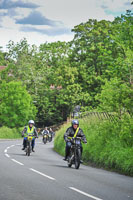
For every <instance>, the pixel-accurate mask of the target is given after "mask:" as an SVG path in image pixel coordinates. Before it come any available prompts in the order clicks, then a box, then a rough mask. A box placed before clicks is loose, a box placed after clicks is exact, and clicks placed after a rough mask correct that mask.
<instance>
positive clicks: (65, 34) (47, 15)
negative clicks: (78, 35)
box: [0, 0, 133, 51]
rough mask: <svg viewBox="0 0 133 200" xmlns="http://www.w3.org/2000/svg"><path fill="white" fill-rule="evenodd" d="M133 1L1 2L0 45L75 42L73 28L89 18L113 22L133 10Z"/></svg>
mask: <svg viewBox="0 0 133 200" xmlns="http://www.w3.org/2000/svg"><path fill="white" fill-rule="evenodd" d="M132 8H133V6H131V0H0V46H1V47H3V49H2V50H3V51H6V45H7V44H8V42H9V41H10V40H12V41H14V42H15V43H17V42H20V40H22V39H23V38H26V39H27V41H28V43H29V44H31V45H32V44H35V45H37V46H39V45H40V44H42V43H45V42H55V41H66V42H67V41H71V40H72V39H73V36H74V33H72V32H71V29H73V28H74V26H76V25H79V24H80V23H82V22H83V23H85V22H87V21H88V20H89V19H97V20H98V21H99V20H102V19H105V20H110V21H113V20H114V17H116V16H120V15H121V14H125V12H126V10H132Z"/></svg>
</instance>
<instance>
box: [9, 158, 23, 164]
mask: <svg viewBox="0 0 133 200" xmlns="http://www.w3.org/2000/svg"><path fill="white" fill-rule="evenodd" d="M11 160H12V161H13V162H15V163H17V164H19V165H24V164H23V163H21V162H18V161H17V160H15V159H11Z"/></svg>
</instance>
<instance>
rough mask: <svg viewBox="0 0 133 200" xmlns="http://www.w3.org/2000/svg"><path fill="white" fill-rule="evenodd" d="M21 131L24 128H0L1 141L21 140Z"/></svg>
mask: <svg viewBox="0 0 133 200" xmlns="http://www.w3.org/2000/svg"><path fill="white" fill-rule="evenodd" d="M21 131H22V128H19V129H16V128H12V129H11V128H8V127H5V126H3V127H1V128H0V139H17V138H21Z"/></svg>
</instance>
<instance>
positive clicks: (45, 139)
mask: <svg viewBox="0 0 133 200" xmlns="http://www.w3.org/2000/svg"><path fill="white" fill-rule="evenodd" d="M42 140H43V143H44V144H46V143H47V140H48V136H47V135H43V138H42Z"/></svg>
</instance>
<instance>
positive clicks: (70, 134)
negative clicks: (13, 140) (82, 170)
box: [22, 119, 87, 162]
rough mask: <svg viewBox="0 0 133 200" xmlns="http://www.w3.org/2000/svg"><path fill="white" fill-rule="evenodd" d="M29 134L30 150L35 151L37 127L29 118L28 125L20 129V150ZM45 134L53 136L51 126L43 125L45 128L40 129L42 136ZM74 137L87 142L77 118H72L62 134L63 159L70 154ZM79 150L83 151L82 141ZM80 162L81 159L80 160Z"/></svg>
mask: <svg viewBox="0 0 133 200" xmlns="http://www.w3.org/2000/svg"><path fill="white" fill-rule="evenodd" d="M29 134H32V136H33V137H32V144H31V145H32V151H33V152H35V150H34V147H35V138H38V132H37V129H36V127H35V123H34V121H33V120H30V121H29V122H28V125H27V126H25V128H24V130H23V131H22V137H24V139H23V148H22V150H25V148H26V144H27V137H28V135H29ZM45 135H47V137H49V136H50V137H51V138H53V136H54V132H53V130H52V128H50V129H49V130H48V128H47V127H45V129H44V130H43V131H42V136H43V138H44V136H45ZM74 138H81V140H82V141H83V142H84V143H87V140H86V136H85V134H84V133H83V130H82V129H81V128H79V121H78V120H77V119H74V120H72V126H71V127H69V128H68V129H67V130H66V132H65V134H64V140H65V142H66V148H65V158H64V159H63V160H65V161H66V160H67V159H68V156H69V154H70V149H71V146H72V143H73V139H74ZM80 150H81V155H82V152H83V148H82V143H80ZM81 162H82V160H81Z"/></svg>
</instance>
